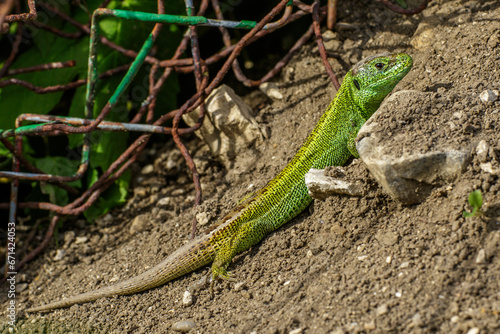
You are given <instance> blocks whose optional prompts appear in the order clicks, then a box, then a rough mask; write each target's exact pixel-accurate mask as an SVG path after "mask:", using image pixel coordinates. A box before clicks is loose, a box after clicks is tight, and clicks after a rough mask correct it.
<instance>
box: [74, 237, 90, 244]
mask: <svg viewBox="0 0 500 334" xmlns="http://www.w3.org/2000/svg"><path fill="white" fill-rule="evenodd" d="M88 240H89V238H87V237H76V240H75V244H84V243H86V242H87V241H88Z"/></svg>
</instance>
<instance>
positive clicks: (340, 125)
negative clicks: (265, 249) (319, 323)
mask: <svg viewBox="0 0 500 334" xmlns="http://www.w3.org/2000/svg"><path fill="white" fill-rule="evenodd" d="M412 64H413V60H412V58H411V57H410V56H409V55H407V54H404V53H400V54H383V55H379V56H374V57H369V58H366V59H364V60H362V61H361V62H359V63H358V64H356V65H355V66H354V67H353V68H352V69H351V70H350V71H349V72H348V73H347V74H346V76H345V78H344V81H343V83H342V86H341V87H340V89H339V91H338V92H337V94H336V96H335V98H334V100H333V101H332V103H331V104H330V105H329V106H328V109H327V110H326V112H325V113H324V114H323V116H322V117H321V119H320V120H319V122H318V124H317V125H316V127H315V128H314V130H313V131H312V133H311V134H310V135H309V137H308V138H307V140H306V142H305V144H304V145H303V146H302V148H301V149H300V150H299V152H298V153H297V154H296V155H295V157H294V158H293V160H292V161H291V162H290V163H289V164H288V165H287V166H286V167H285V169H283V171H281V173H279V174H278V176H276V177H275V178H274V179H273V180H271V181H270V182H269V183H268V184H267V185H266V186H265V187H264V188H262V189H261V190H259V191H258V192H257V193H255V194H254V195H253V196H251V197H250V198H248V199H246V200H244V201H243V202H242V203H240V204H239V205H238V206H237V207H236V208H234V209H233V211H231V212H230V213H229V214H228V215H227V216H226V217H224V218H223V219H222V220H221V221H220V222H219V223H218V224H217V227H216V228H215V229H214V230H213V231H212V232H210V233H209V234H206V235H204V236H202V237H200V238H198V239H195V240H193V241H192V242H190V243H188V244H186V245H185V246H183V247H181V248H179V249H178V250H177V251H175V252H174V253H173V254H171V255H170V256H169V257H167V258H166V259H165V260H164V261H163V262H161V263H160V264H158V265H156V266H155V267H154V268H152V269H150V270H148V271H146V272H144V273H143V274H141V275H138V276H136V277H133V278H130V279H128V280H126V281H124V282H121V283H118V284H116V285H112V286H109V287H105V288H102V289H99V290H96V291H92V292H88V293H84V294H80V295H77V296H74V297H71V298H68V299H63V300H61V301H58V302H54V303H50V304H47V305H43V306H40V307H34V308H30V309H28V310H27V312H39V311H47V310H51V309H55V308H61V307H67V306H70V305H73V304H80V303H86V302H91V301H94V300H96V299H98V298H101V297H110V296H115V295H128V294H133V293H137V292H141V291H145V290H148V289H151V288H154V287H157V286H160V285H162V284H164V283H166V282H168V281H171V280H173V279H175V278H177V277H180V276H183V275H185V274H187V273H190V272H192V271H194V270H196V269H198V268H200V267H202V266H205V265H207V264H209V263H210V262H212V278H213V281H215V279H217V278H224V279H232V276H231V274H230V273H229V272H227V271H226V269H227V267H228V266H229V264H230V262H231V260H232V258H233V257H234V256H235V255H236V254H238V253H240V252H242V251H244V250H246V249H248V248H249V247H251V246H253V245H255V244H257V243H258V242H260V241H261V240H262V239H263V238H264V237H265V236H266V235H268V234H269V233H271V232H272V231H274V230H276V229H277V228H279V227H281V226H282V225H283V224H285V223H286V222H287V221H289V220H290V219H292V218H293V217H295V216H297V215H298V214H299V213H300V212H302V211H303V210H304V209H305V208H306V207H307V206H308V205H309V204H310V203H311V201H312V198H311V197H310V196H309V195H308V191H307V187H306V185H305V181H304V175H305V174H306V173H307V172H308V171H309V169H311V168H325V167H327V166H340V165H343V164H344V163H345V162H346V161H347V159H348V158H349V157H350V156H351V155H354V156H355V157H359V156H358V153H357V151H356V147H355V142H354V139H355V138H356V135H357V133H358V131H359V129H360V128H361V126H362V125H363V124H364V123H365V122H366V120H367V119H368V118H369V117H370V116H371V115H372V114H373V113H374V112H375V111H376V110H377V108H378V107H379V106H380V103H381V102H382V100H383V99H384V98H385V97H386V96H387V95H388V94H389V93H390V92H391V91H392V89H393V88H394V86H396V84H397V83H398V82H399V81H400V80H401V79H402V78H403V77H404V76H405V75H406V74H407V73H408V72H409V71H410V69H411V67H412Z"/></svg>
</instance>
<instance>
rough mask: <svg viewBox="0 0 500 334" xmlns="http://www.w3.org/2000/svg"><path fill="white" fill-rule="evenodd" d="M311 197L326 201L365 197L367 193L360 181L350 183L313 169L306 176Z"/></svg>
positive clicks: (321, 170)
mask: <svg viewBox="0 0 500 334" xmlns="http://www.w3.org/2000/svg"><path fill="white" fill-rule="evenodd" d="M305 182H306V186H307V188H308V189H309V195H310V196H311V197H313V198H316V199H320V200H324V199H325V198H327V197H329V196H331V195H334V194H337V195H349V196H364V194H365V191H364V188H363V184H362V183H361V182H360V181H355V182H349V181H345V180H339V179H335V178H333V177H330V176H325V170H324V169H314V168H311V169H310V170H309V172H307V174H306V175H305Z"/></svg>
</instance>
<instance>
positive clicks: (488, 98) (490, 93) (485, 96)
mask: <svg viewBox="0 0 500 334" xmlns="http://www.w3.org/2000/svg"><path fill="white" fill-rule="evenodd" d="M498 95H500V93H499V92H498V90H489V89H488V90H485V91H483V92H482V93H481V94H480V95H479V98H480V99H481V101H482V102H483V103H492V102H495V101H496V100H497V99H498Z"/></svg>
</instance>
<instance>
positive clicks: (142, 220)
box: [129, 214, 149, 234]
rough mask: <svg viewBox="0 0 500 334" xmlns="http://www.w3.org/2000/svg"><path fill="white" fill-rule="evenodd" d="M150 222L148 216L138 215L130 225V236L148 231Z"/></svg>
mask: <svg viewBox="0 0 500 334" xmlns="http://www.w3.org/2000/svg"><path fill="white" fill-rule="evenodd" d="M148 221H149V215H148V214H142V215H138V216H136V217H135V218H134V221H133V222H132V225H130V230H129V232H130V234H135V233H137V232H142V231H144V230H146V229H147V227H148Z"/></svg>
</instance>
